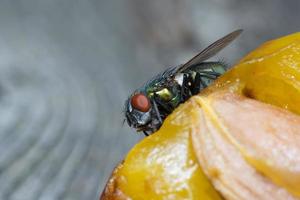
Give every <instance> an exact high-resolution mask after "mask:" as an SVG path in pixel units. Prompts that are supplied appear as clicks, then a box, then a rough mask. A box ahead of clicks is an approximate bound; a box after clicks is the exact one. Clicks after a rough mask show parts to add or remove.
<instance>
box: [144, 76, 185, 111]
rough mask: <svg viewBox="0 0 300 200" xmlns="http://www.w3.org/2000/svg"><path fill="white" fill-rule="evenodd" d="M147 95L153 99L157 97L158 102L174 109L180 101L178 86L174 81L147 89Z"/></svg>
mask: <svg viewBox="0 0 300 200" xmlns="http://www.w3.org/2000/svg"><path fill="white" fill-rule="evenodd" d="M148 96H149V97H150V98H151V99H153V100H157V99H159V101H161V102H160V103H163V104H166V105H168V106H169V107H170V106H171V108H172V109H174V108H176V107H177V105H178V104H179V103H180V86H179V85H178V83H177V82H176V81H171V82H168V84H161V85H160V87H156V88H152V90H148Z"/></svg>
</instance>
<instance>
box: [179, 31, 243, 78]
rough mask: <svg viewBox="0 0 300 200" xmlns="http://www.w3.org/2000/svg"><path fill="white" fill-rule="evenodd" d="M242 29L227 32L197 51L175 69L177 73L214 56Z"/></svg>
mask: <svg viewBox="0 0 300 200" xmlns="http://www.w3.org/2000/svg"><path fill="white" fill-rule="evenodd" d="M242 31H243V30H242V29H239V30H236V31H233V32H232V33H229V34H228V35H226V36H224V37H222V38H221V39H219V40H217V41H216V42H214V43H212V44H211V45H209V46H208V47H206V48H205V49H204V50H202V51H201V52H200V53H198V54H197V55H196V56H194V57H193V58H192V59H190V60H189V61H188V62H187V63H185V64H184V65H182V66H180V67H179V68H178V70H177V73H178V72H183V71H184V70H186V69H188V68H189V67H190V66H192V65H194V64H198V63H201V62H203V61H205V60H207V59H209V58H210V57H212V56H214V55H215V54H217V53H218V52H219V51H221V50H222V49H223V48H225V47H226V46H227V45H229V44H230V43H231V42H232V41H233V40H234V39H235V38H237V36H239V35H240V34H241V32H242Z"/></svg>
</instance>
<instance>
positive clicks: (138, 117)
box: [125, 30, 242, 135]
mask: <svg viewBox="0 0 300 200" xmlns="http://www.w3.org/2000/svg"><path fill="white" fill-rule="evenodd" d="M241 32H242V30H236V31H234V32H232V33H229V34H228V35H226V36H224V37H223V38H221V39H219V40H217V41H216V42H214V43H213V44H211V45H209V46H208V47H207V48H205V49H204V50H203V51H201V52H200V53H199V54H197V55H196V56H195V57H193V58H192V59H190V60H189V61H188V62H187V63H185V64H183V65H179V66H176V67H170V68H168V69H167V70H165V71H164V72H162V73H160V74H158V75H156V76H155V77H153V78H152V79H151V80H149V81H148V82H147V83H146V84H144V86H143V87H141V88H139V89H137V90H136V91H135V92H134V93H133V94H132V95H131V96H130V97H129V98H128V99H127V101H126V103H125V117H126V121H127V123H128V125H129V126H131V127H133V128H135V129H136V130H137V131H143V132H144V134H145V135H149V134H151V133H153V132H155V131H156V130H158V129H159V127H160V126H161V124H162V122H163V120H164V119H165V118H166V117H167V116H168V115H169V114H170V113H171V112H172V111H173V110H174V109H175V108H176V107H178V105H179V104H181V103H183V102H185V101H186V100H187V99H189V98H190V97H191V96H193V95H195V94H198V93H199V92H200V91H201V90H202V89H204V88H206V87H207V86H208V85H210V84H211V83H212V82H213V81H214V80H215V79H216V78H217V77H219V76H220V75H222V74H223V73H224V72H225V68H226V66H225V64H224V63H222V62H204V61H205V60H207V59H209V58H210V57H212V56H214V55H215V54H216V53H218V52H219V51H221V50H222V49H223V48H224V47H226V46H227V45H228V44H230V43H231V42H232V41H233V40H234V39H235V38H236V37H237V36H238V35H240V33H241Z"/></svg>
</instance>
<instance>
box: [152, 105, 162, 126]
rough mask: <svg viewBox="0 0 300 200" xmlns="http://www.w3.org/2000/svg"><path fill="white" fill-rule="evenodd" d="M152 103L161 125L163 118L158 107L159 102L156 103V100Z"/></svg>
mask: <svg viewBox="0 0 300 200" xmlns="http://www.w3.org/2000/svg"><path fill="white" fill-rule="evenodd" d="M152 104H153V107H154V112H155V114H156V116H157V119H158V121H159V123H160V125H161V124H162V119H161V116H160V112H159V110H158V108H157V104H156V102H155V100H154V101H152Z"/></svg>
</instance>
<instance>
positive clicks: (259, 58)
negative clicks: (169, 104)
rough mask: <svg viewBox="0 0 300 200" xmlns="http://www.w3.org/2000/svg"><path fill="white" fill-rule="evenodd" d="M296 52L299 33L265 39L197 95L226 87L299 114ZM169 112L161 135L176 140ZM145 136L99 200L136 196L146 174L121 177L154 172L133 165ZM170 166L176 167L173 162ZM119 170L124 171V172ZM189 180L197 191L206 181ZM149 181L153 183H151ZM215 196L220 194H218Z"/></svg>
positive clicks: (299, 60)
mask: <svg viewBox="0 0 300 200" xmlns="http://www.w3.org/2000/svg"><path fill="white" fill-rule="evenodd" d="M299 55H300V33H295V34H291V35H288V36H285V37H282V38H279V39H276V40H273V41H269V42H267V43H265V44H263V45H262V46H260V47H259V48H257V49H256V50H254V51H252V52H251V53H250V54H248V55H247V56H245V57H244V58H243V59H242V60H241V61H240V62H239V63H238V64H236V65H235V67H233V69H231V70H230V71H228V72H226V73H225V74H224V75H223V76H221V77H220V78H219V79H218V80H217V81H215V82H214V83H213V84H212V85H211V86H210V87H208V88H207V89H206V90H204V91H202V92H201V96H205V95H209V94H211V93H213V92H217V91H220V90H225V91H226V90H227V91H230V92H234V93H236V94H239V95H244V96H247V97H250V98H253V99H255V100H258V101H261V102H265V103H269V104H272V105H275V106H278V107H281V108H284V109H287V110H289V111H291V112H293V113H296V114H300V106H299V102H300V56H299ZM191 101H192V99H191ZM191 101H187V102H185V103H184V104H183V106H180V107H179V108H178V109H176V110H177V111H176V110H175V111H174V112H173V113H178V112H179V111H178V110H181V111H182V110H183V108H184V107H185V106H187V105H190V106H192V107H189V109H191V108H193V109H194V108H195V107H193V105H191ZM173 113H172V114H171V115H170V116H168V118H167V119H166V120H165V122H164V124H163V127H165V130H164V132H165V133H167V136H166V134H165V136H163V134H162V135H161V136H162V137H170V138H169V139H172V138H173V140H176V137H177V139H178V134H177V135H173V136H168V135H169V133H168V132H173V131H176V129H175V128H172V127H171V128H170V127H169V126H168V125H166V124H167V123H166V122H167V121H169V122H170V121H171V118H173V119H174V114H173ZM183 113H184V112H183ZM168 119H169V120H168ZM185 120H187V121H189V120H194V121H195V119H193V117H189V115H184V117H182V119H181V121H180V120H177V121H178V122H179V123H181V125H182V126H185V127H186V128H190V126H189V125H187V124H182V123H183V122H184V121H185ZM169 122H168V123H169ZM169 124H170V123H169ZM163 127H162V128H163ZM162 128H161V129H162ZM168 130H169V131H168ZM182 130H183V129H182ZM156 135H159V134H158V132H157V133H155V134H153V135H152V136H150V137H152V138H153V140H152V142H154V143H155V140H157V141H156V144H157V145H160V144H162V140H161V139H162V138H161V137H156ZM179 136H180V134H179ZM148 138H149V137H147V138H145V139H144V140H143V141H141V142H140V143H139V144H137V145H136V146H138V148H137V147H134V148H133V149H132V150H133V151H130V153H129V154H131V155H130V157H131V158H130V159H129V162H127V161H126V160H125V162H124V163H123V164H121V165H120V166H119V167H117V169H116V170H115V171H114V173H113V175H112V178H111V179H110V180H109V182H108V184H107V187H106V188H105V190H104V192H103V193H102V195H101V198H100V199H136V198H134V197H133V196H134V195H135V194H134V193H135V191H136V190H135V189H134V187H139V188H140V184H141V180H143V177H144V176H145V175H146V173H142V174H141V176H140V177H138V179H135V181H134V183H132V182H130V183H128V184H127V182H126V180H125V182H124V178H128V177H129V179H134V176H135V175H136V174H135V173H136V171H137V170H140V169H141V170H142V171H143V172H146V171H147V170H149V171H148V172H150V171H151V172H153V171H154V173H155V168H152V167H149V166H147V165H144V164H143V162H140V163H141V166H142V167H144V168H139V166H140V165H139V164H138V165H137V164H133V163H135V161H134V159H135V158H136V156H137V154H139V152H140V150H141V149H143V148H141V147H142V146H143V145H146V146H148V150H149V149H150V148H152V147H151V144H150V143H152V142H151V141H150V142H148V143H147V142H146V144H145V142H144V141H145V140H147V141H149V140H148ZM155 138H156V139H155ZM187 138H188V140H191V139H190V137H187ZM164 142H166V143H167V144H168V142H167V140H166V141H164ZM141 143H142V144H141ZM178 144H181V145H183V146H189V148H192V147H190V145H189V144H188V143H180V142H179V143H178ZM146 149H147V148H146ZM161 150H166V148H164V147H163V148H161ZM169 155H170V156H173V155H174V152H169ZM159 156H160V155H159V154H158V158H161V157H159ZM176 156H177V157H178V156H180V155H176ZM192 156H195V155H192ZM145 159H146V158H145ZM141 160H142V159H141ZM128 163H129V166H130V167H129V168H128ZM177 164H178V163H177ZM179 164H180V162H179ZM124 166H127V170H126V169H125V170H124V168H125V167H124ZM132 167H133V168H132ZM174 167H176V165H175V166H174ZM129 169H132V170H129ZM123 172H126V173H125V174H124V173H123ZM131 172H133V175H132V174H131ZM178 173H179V174H177V175H178V176H180V174H181V173H182V172H178ZM156 174H157V173H156ZM120 175H123V176H120ZM157 177H158V178H159V177H160V175H159V174H158V175H157ZM193 181H196V182H197V184H198V185H197V184H196V186H197V189H199V190H201V189H203V187H202V186H199V183H202V182H206V180H203V181H202V179H201V181H199V180H198V181H197V180H196V179H193ZM193 181H192V182H191V181H187V182H186V183H188V187H187V188H189V187H190V188H193V187H195V182H193ZM137 183H138V185H137ZM150 183H151V184H153V182H150ZM171 183H172V181H171ZM121 185H122V186H121ZM150 186H151V185H150ZM164 186H165V187H168V186H169V185H168V184H166V185H164ZM140 189H141V188H140ZM125 191H127V192H125ZM128 191H130V194H129V193H128ZM195 192H197V191H195ZM125 193H126V195H125ZM137 193H142V194H141V195H145V198H143V199H149V198H146V197H147V194H146V193H145V194H144V193H143V192H137ZM132 195H133V196H132ZM162 198H163V197H162V196H159V195H158V196H157V198H155V199H162ZM219 198H221V197H220V196H219ZM150 199H151V198H150ZM152 199H153V198H152ZM198 199H199V198H198ZM202 199H205V198H202Z"/></svg>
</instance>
